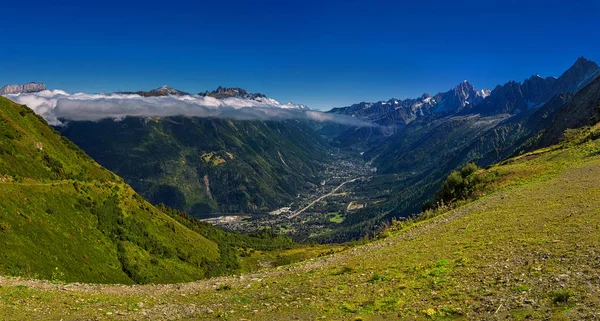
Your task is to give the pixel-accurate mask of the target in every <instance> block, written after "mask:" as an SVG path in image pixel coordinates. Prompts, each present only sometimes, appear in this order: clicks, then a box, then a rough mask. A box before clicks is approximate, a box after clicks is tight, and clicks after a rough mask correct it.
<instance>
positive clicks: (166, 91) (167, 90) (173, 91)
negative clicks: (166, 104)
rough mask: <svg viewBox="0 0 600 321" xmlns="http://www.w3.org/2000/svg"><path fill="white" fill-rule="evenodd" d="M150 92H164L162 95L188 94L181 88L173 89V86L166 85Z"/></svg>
mask: <svg viewBox="0 0 600 321" xmlns="http://www.w3.org/2000/svg"><path fill="white" fill-rule="evenodd" d="M150 92H151V93H157V94H164V95H175V96H179V95H188V93H186V92H183V91H181V90H178V89H175V88H173V87H171V86H167V85H164V86H161V87H159V88H156V89H153V90H151V91H150Z"/></svg>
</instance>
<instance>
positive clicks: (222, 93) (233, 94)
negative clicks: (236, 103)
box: [199, 86, 267, 99]
mask: <svg viewBox="0 0 600 321" xmlns="http://www.w3.org/2000/svg"><path fill="white" fill-rule="evenodd" d="M199 95H201V96H210V97H214V98H217V99H225V98H244V99H256V98H266V97H267V96H265V95H263V94H259V93H249V92H248V91H246V90H244V89H242V88H238V87H232V88H228V87H222V86H219V87H218V88H217V89H215V90H213V91H208V90H207V91H206V92H204V93H200V94H199Z"/></svg>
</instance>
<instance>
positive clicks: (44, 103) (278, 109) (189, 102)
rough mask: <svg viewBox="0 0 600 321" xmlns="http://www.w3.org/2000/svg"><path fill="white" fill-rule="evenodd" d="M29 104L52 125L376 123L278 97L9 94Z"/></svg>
mask: <svg viewBox="0 0 600 321" xmlns="http://www.w3.org/2000/svg"><path fill="white" fill-rule="evenodd" d="M6 97H7V98H9V99H11V100H13V101H15V102H16V103H19V104H24V105H27V106H28V107H29V108H31V109H33V110H34V111H35V112H36V113H37V114H39V115H40V116H42V117H44V119H46V121H48V123H49V124H51V125H55V126H56V125H62V120H74V121H82V120H91V121H97V120H100V119H105V118H112V119H122V118H124V117H126V116H139V117H167V116H195V117H216V118H233V119H240V120H285V119H305V120H313V121H320V122H334V123H339V124H345V125H351V126H359V127H364V126H372V124H370V123H367V122H364V121H362V120H360V119H357V118H354V117H349V116H344V115H334V114H327V113H322V112H318V111H312V110H308V109H304V108H303V107H302V106H300V105H293V104H291V103H287V104H282V103H280V102H278V101H276V100H274V99H270V98H259V99H242V98H226V99H216V98H213V97H202V96H164V97H142V96H139V95H129V94H85V93H76V94H69V93H67V92H64V91H62V90H53V91H50V90H44V91H41V92H37V93H28V94H16V95H6Z"/></svg>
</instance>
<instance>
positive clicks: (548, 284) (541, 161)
mask: <svg viewBox="0 0 600 321" xmlns="http://www.w3.org/2000/svg"><path fill="white" fill-rule="evenodd" d="M598 133H600V128H599V127H595V128H592V129H589V128H588V129H585V128H584V129H581V130H577V131H572V132H570V133H569V135H567V136H566V137H567V139H565V140H564V141H563V142H562V143H561V144H560V145H556V146H553V147H550V148H546V149H543V150H538V151H536V152H533V153H529V154H525V155H523V156H520V157H517V158H513V159H509V160H507V161H504V162H503V163H501V164H499V165H495V166H492V167H490V168H488V169H486V170H478V171H476V172H474V173H471V175H477V176H478V177H480V178H481V179H479V180H477V182H479V183H480V184H478V185H477V186H476V187H477V188H476V189H475V191H476V193H473V194H472V195H473V196H474V197H478V199H477V200H475V201H472V202H468V201H460V202H458V203H457V204H458V207H455V208H454V209H452V210H448V211H446V212H444V210H443V209H442V210H439V209H438V210H437V211H436V212H428V213H426V214H425V215H426V216H432V215H434V214H437V216H434V217H433V218H430V219H426V220H415V221H409V222H399V223H395V224H394V225H392V226H391V227H390V228H388V230H387V231H386V232H385V233H383V234H381V235H380V237H379V238H378V239H377V240H375V241H373V242H371V243H369V244H366V245H363V246H360V247H357V248H353V249H350V250H347V251H345V252H343V253H338V254H334V255H332V256H327V257H322V258H319V259H316V260H313V261H311V262H308V263H303V264H295V265H292V266H289V267H287V268H278V269H268V270H265V271H262V272H260V273H254V274H251V275H242V276H240V277H228V278H218V279H212V280H207V281H199V282H194V283H189V284H185V285H178V286H169V285H165V286H142V287H121V286H119V287H113V286H101V287H99V286H87V285H66V286H64V285H52V284H47V283H43V282H39V281H25V280H18V279H0V282H1V283H2V287H0V315H1V316H4V317H5V318H8V319H32V318H33V319H34V318H40V317H41V316H43V318H61V317H63V316H67V315H69V316H70V317H71V318H73V319H90V318H109V319H113V318H114V319H120V320H136V319H146V318H149V319H200V318H206V319H232V320H239V319H250V320H273V319H278V320H293V319H300V320H314V319H325V320H385V319H387V320H389V319H394V320H395V319H402V320H420V319H423V320H425V319H436V320H452V319H459V320H462V319H472V320H482V319H511V320H542V319H545V320H586V319H594V318H596V317H597V316H598V315H597V307H598V306H599V305H600V300H599V296H598V293H600V283H599V282H598V273H597V271H598V265H599V264H600V261H598V251H599V249H600V210H599V209H600V199H599V198H598V197H597V195H599V194H600V140H599V139H597V138H598V137H599V135H598Z"/></svg>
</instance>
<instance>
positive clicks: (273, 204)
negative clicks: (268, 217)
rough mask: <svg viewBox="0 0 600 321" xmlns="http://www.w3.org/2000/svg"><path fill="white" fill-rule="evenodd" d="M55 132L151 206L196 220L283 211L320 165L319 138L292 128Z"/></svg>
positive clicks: (204, 121)
mask: <svg viewBox="0 0 600 321" xmlns="http://www.w3.org/2000/svg"><path fill="white" fill-rule="evenodd" d="M59 130H61V132H62V134H63V135H65V136H66V137H68V138H69V139H71V140H73V142H75V143H76V144H77V145H78V146H80V147H81V148H82V149H83V150H85V151H86V152H87V153H88V154H89V155H90V156H92V157H93V158H94V159H95V160H96V161H98V163H100V164H101V165H102V166H105V167H106V168H108V169H110V170H111V171H113V172H115V173H116V174H118V175H119V176H121V177H123V178H124V179H125V181H126V182H127V183H128V184H130V185H131V186H132V187H133V188H134V189H135V190H136V191H138V192H139V193H140V194H141V195H142V196H144V197H145V198H146V199H147V200H149V201H150V202H151V203H153V204H158V203H164V204H167V205H168V206H170V207H173V208H176V209H179V210H184V211H186V212H187V213H189V214H191V215H193V216H196V217H206V216H209V215H210V214H211V213H240V212H242V213H256V212H262V213H265V212H270V211H272V210H273V209H276V208H279V207H282V206H285V205H287V204H289V203H291V202H293V201H294V200H295V197H296V195H297V194H298V192H300V191H303V190H305V189H308V188H310V187H311V186H312V187H314V186H315V185H314V184H317V183H318V182H319V181H318V177H317V174H318V173H319V169H320V168H321V165H322V163H324V162H325V161H327V155H326V153H325V150H326V148H325V144H324V142H322V139H321V137H320V136H319V135H318V134H317V133H316V132H314V130H312V128H311V127H310V126H309V124H307V123H305V122H302V121H297V120H287V121H254V120H231V119H218V118H199V117H165V118H154V119H146V118H139V117H127V118H125V119H123V120H120V121H115V120H111V119H105V120H101V121H98V122H90V121H87V122H83V121H70V122H69V123H68V124H67V125H66V126H65V127H62V128H60V129H59Z"/></svg>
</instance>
